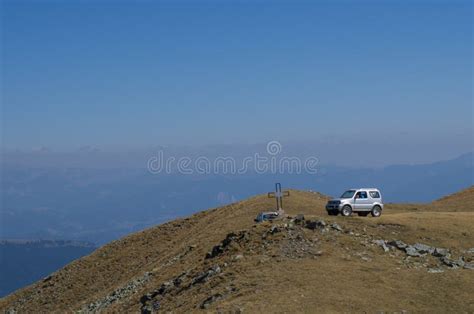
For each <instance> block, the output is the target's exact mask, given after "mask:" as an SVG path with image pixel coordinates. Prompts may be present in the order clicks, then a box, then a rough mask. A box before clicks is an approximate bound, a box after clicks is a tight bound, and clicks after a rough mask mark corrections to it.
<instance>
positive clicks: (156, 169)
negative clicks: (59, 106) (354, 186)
mask: <svg viewBox="0 0 474 314" xmlns="http://www.w3.org/2000/svg"><path fill="white" fill-rule="evenodd" d="M282 152H283V146H282V145H281V143H280V142H278V141H270V142H268V143H267V145H266V152H265V153H264V154H260V153H258V152H256V153H254V154H249V155H248V156H245V157H241V158H235V157H232V156H217V157H215V158H209V157H207V156H198V157H194V158H191V157H189V156H181V157H179V158H178V157H177V156H166V154H165V152H164V150H160V151H158V153H157V154H156V156H152V157H151V158H149V159H148V162H147V168H148V171H149V172H150V173H152V174H163V173H165V174H172V173H178V174H184V175H196V174H197V175H205V174H215V175H217V174H224V175H236V174H238V175H243V174H247V173H256V174H268V173H271V174H301V173H308V174H316V173H317V166H318V164H319V159H318V158H317V157H315V156H310V157H306V158H304V159H303V158H300V157H297V156H285V155H283V154H282Z"/></svg>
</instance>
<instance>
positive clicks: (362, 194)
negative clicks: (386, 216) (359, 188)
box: [356, 192, 367, 198]
mask: <svg viewBox="0 0 474 314" xmlns="http://www.w3.org/2000/svg"><path fill="white" fill-rule="evenodd" d="M356 198H367V192H357V194H356Z"/></svg>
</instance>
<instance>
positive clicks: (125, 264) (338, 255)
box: [0, 188, 474, 313]
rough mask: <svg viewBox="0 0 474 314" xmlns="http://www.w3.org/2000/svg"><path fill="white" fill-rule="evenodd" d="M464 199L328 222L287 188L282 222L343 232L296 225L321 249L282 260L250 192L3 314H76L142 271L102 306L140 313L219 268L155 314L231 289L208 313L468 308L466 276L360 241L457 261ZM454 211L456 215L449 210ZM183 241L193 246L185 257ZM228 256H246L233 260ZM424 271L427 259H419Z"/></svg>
mask: <svg viewBox="0 0 474 314" xmlns="http://www.w3.org/2000/svg"><path fill="white" fill-rule="evenodd" d="M473 196H474V191H473V189H472V188H470V189H468V190H466V191H462V192H460V194H458V195H455V196H452V197H447V198H444V199H441V200H439V201H437V202H434V203H433V204H415V205H411V204H408V205H403V204H393V205H388V206H387V207H386V209H385V210H384V213H383V215H382V217H380V218H371V217H349V218H344V217H340V216H338V217H333V216H327V214H326V213H325V210H324V205H325V203H326V201H327V197H326V196H323V195H321V194H318V193H309V192H302V191H291V197H289V198H288V199H285V203H284V205H285V209H286V211H287V213H288V214H290V215H296V214H299V213H302V214H305V215H306V217H307V218H319V219H324V220H325V221H327V222H330V223H331V222H337V223H338V224H340V225H341V226H342V227H343V229H344V230H345V231H346V232H342V233H340V232H329V233H326V234H322V233H320V232H319V231H313V230H308V229H304V228H303V229H299V231H298V232H300V233H301V236H302V238H304V239H305V240H307V241H308V243H314V245H315V247H314V249H315V250H317V251H320V252H319V253H318V254H317V255H316V256H311V255H308V256H304V257H301V258H291V257H286V256H283V255H281V254H280V253H281V246H282V245H284V244H286V243H288V236H287V235H286V234H284V233H279V234H276V235H274V236H272V238H271V239H270V240H269V242H268V241H267V242H265V241H263V240H262V237H261V235H262V234H263V233H265V232H266V230H268V228H269V227H270V225H269V224H268V223H264V224H259V225H257V226H255V223H254V222H253V218H254V217H255V215H256V214H257V213H258V212H259V211H262V210H268V209H271V208H273V207H274V200H272V199H267V198H266V196H257V197H253V198H251V199H248V200H245V201H242V202H239V203H236V204H232V205H228V206H225V207H222V208H218V209H211V210H208V211H205V212H201V213H198V214H195V215H193V216H191V217H189V218H186V219H178V220H175V221H173V222H170V223H166V224H163V225H160V226H157V227H154V228H151V229H148V230H145V231H143V232H139V233H136V234H133V235H130V236H128V237H125V238H123V239H121V240H118V241H114V242H112V243H110V244H108V245H106V246H104V247H102V248H100V249H98V250H97V251H95V252H94V253H93V254H91V255H89V256H87V257H85V258H82V259H80V260H78V261H75V262H73V263H71V264H69V265H68V266H66V267H65V268H63V269H62V270H60V271H58V272H56V273H55V274H53V276H52V278H51V279H50V280H48V281H46V282H38V283H36V284H34V285H31V286H29V287H26V288H24V289H22V290H20V291H17V292H16V293H14V294H12V295H10V296H8V297H6V298H3V299H1V300H0V310H1V311H5V310H6V309H9V308H15V309H17V310H18V311H20V312H25V311H26V312H37V311H38V310H39V311H41V312H51V311H55V312H72V311H77V310H79V309H81V308H83V307H84V306H85V305H87V304H89V303H91V302H93V301H95V300H98V299H101V298H103V297H104V296H106V295H107V294H109V293H110V292H112V291H113V290H115V289H117V288H119V287H121V286H123V285H125V284H126V283H127V282H129V281H130V280H131V279H133V278H138V277H140V276H142V275H143V274H144V273H145V272H147V271H150V272H152V273H153V276H152V279H151V280H150V281H148V282H147V283H146V284H145V285H143V286H142V287H140V288H139V289H138V291H137V292H136V293H133V294H131V295H130V296H129V297H126V298H123V299H121V300H120V301H118V302H115V303H113V304H112V305H111V306H110V307H108V308H107V311H112V312H113V311H130V312H137V311H140V306H141V304H140V297H141V296H142V295H145V294H146V293H148V292H150V291H153V290H154V289H156V288H158V287H159V286H160V285H161V283H163V282H165V281H167V280H170V279H172V278H174V277H176V276H178V275H179V274H180V273H182V272H183V271H188V270H189V271H190V272H191V273H195V272H198V271H201V270H206V269H207V268H208V267H209V266H212V265H216V264H218V265H220V266H222V268H223V271H222V273H221V274H219V276H216V277H215V278H214V279H213V280H210V281H209V282H206V283H204V284H202V285H196V286H195V287H192V288H190V289H188V290H186V291H182V292H181V293H176V294H173V295H169V296H166V297H164V298H163V299H162V300H161V309H162V310H173V311H175V312H184V311H198V310H199V305H200V304H201V303H202V301H203V300H205V299H206V298H207V297H209V296H210V295H212V294H215V293H221V292H223V291H225V289H226V288H228V287H233V288H235V289H234V290H233V292H232V293H228V294H227V295H226V296H225V297H224V298H223V299H222V300H219V301H217V302H215V303H214V304H212V305H211V307H210V308H209V309H208V311H215V310H217V309H221V310H224V311H233V310H235V309H244V311H246V312H295V311H296V312H325V313H326V312H376V311H391V312H395V311H396V312H400V311H403V310H406V311H413V312H430V313H432V312H473V311H474V300H473V298H472V291H474V271H472V270H466V269H458V270H447V271H445V272H443V273H428V272H427V270H426V268H423V267H415V266H416V263H415V264H413V265H414V266H413V267H412V266H410V265H411V264H410V265H408V266H407V264H405V263H403V256H400V255H399V254H398V253H397V252H395V253H393V252H392V253H384V252H383V251H382V250H381V248H380V247H378V246H372V245H369V246H367V245H364V244H363V240H364V239H387V240H391V239H401V240H403V241H405V242H407V243H415V242H422V243H426V244H429V245H433V246H439V247H446V248H450V249H451V250H452V251H453V254H454V255H459V254H460V252H462V251H463V250H465V249H468V248H472V247H474V235H473V229H474V228H473V227H474V211H473V210H472V206H473V204H474V202H470V203H469V204H466V202H468V201H469V200H472V198H473ZM414 208H416V209H414ZM459 208H464V211H463V212H453V211H454V210H458V209H459ZM239 230H247V232H248V233H249V234H250V239H251V240H250V242H249V243H250V244H249V245H248V246H246V247H244V246H238V245H237V246H235V247H232V249H231V250H230V251H229V252H226V253H225V254H223V255H222V256H218V257H215V258H213V259H207V260H206V259H205V258H204V257H205V255H206V253H207V252H208V251H210V250H211V249H212V247H213V246H214V245H216V244H218V243H219V242H220V241H221V240H222V239H224V238H225V236H226V235H227V234H228V233H230V232H235V231H239ZM349 231H351V232H352V233H351V234H349V233H348V232H349ZM268 243H269V246H268V247H265V248H261V247H262V246H264V245H267V244H268ZM305 243H306V242H305ZM191 245H193V246H194V245H195V246H196V247H195V248H194V249H192V250H190V249H189V247H190V246H191ZM254 248H256V249H254ZM236 254H243V256H244V257H243V258H242V259H240V260H238V261H234V260H233V258H234V257H235V255H236ZM319 255H320V256H319ZM361 256H364V257H365V259H362V258H361ZM426 263H435V261H434V260H430V259H428V260H427V261H426ZM224 265H227V266H224Z"/></svg>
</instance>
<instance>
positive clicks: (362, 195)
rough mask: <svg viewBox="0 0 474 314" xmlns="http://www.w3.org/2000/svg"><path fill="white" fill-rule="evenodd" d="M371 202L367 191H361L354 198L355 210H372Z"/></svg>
mask: <svg viewBox="0 0 474 314" xmlns="http://www.w3.org/2000/svg"><path fill="white" fill-rule="evenodd" d="M370 205H371V201H370V200H369V197H368V195H367V191H359V192H357V193H356V195H355V196H354V208H355V210H370V209H371V206H370Z"/></svg>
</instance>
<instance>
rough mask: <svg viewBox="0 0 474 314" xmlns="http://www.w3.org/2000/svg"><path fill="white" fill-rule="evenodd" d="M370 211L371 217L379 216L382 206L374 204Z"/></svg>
mask: <svg viewBox="0 0 474 314" xmlns="http://www.w3.org/2000/svg"><path fill="white" fill-rule="evenodd" d="M370 213H371V214H372V217H380V215H382V208H380V206H378V205H376V206H374V208H372V211H371V212H370Z"/></svg>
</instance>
